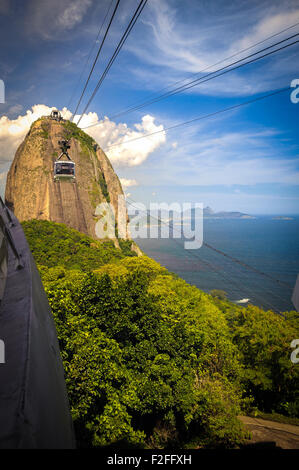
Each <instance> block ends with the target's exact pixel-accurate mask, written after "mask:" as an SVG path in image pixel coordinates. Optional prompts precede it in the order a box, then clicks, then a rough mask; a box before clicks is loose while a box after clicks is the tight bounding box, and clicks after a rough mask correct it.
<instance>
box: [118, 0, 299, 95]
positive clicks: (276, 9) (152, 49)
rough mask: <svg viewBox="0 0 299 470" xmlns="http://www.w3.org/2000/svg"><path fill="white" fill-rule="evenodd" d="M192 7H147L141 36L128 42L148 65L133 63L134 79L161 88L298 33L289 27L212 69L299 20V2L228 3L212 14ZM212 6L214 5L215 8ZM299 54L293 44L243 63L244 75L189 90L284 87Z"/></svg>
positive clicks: (162, 2)
mask: <svg viewBox="0 0 299 470" xmlns="http://www.w3.org/2000/svg"><path fill="white" fill-rule="evenodd" d="M253 3H255V2H253ZM294 5H295V3H294ZM190 6H191V8H190V9H189V13H188V12H186V11H184V12H183V11H182V9H181V8H180V7H179V3H176V2H169V1H166V0H152V1H151V2H150V4H149V5H148V11H147V13H148V14H147V16H146V17H145V19H143V23H144V30H143V35H142V36H140V37H139V38H138V41H135V42H134V43H130V44H129V46H127V47H128V49H129V50H130V51H131V52H132V53H134V54H135V55H136V56H137V57H138V58H139V59H140V60H142V63H143V64H144V65H146V64H147V65H149V66H150V67H147V68H145V66H143V67H142V68H141V67H136V66H135V68H132V69H131V72H132V73H133V74H134V75H135V78H137V80H139V81H140V83H142V84H143V85H144V86H146V87H147V88H149V89H157V87H161V85H162V84H163V87H165V84H169V83H171V82H174V81H175V80H178V79H181V78H186V76H188V74H190V73H191V74H192V73H193V74H194V73H199V72H201V71H204V70H205V69H207V68H208V69H207V71H206V72H205V73H208V72H211V71H215V70H217V69H219V68H220V67H223V66H225V65H227V64H229V63H230V62H233V61H235V60H238V59H240V58H241V57H245V56H246V55H248V54H251V53H252V52H254V51H257V50H259V49H262V48H264V47H267V46H268V45H269V44H270V43H275V42H277V41H279V40H281V39H282V38H285V37H287V36H289V35H292V34H294V33H295V32H297V31H296V29H291V30H289V31H287V32H285V33H284V34H282V35H280V36H277V37H275V38H273V39H272V40H271V41H268V42H265V43H263V44H260V45H259V46H256V47H255V48H253V49H251V50H249V51H246V52H244V53H242V54H240V55H238V56H236V57H234V58H232V59H229V60H226V61H224V62H222V63H221V64H219V65H216V66H213V67H211V65H212V64H217V62H219V61H222V60H223V59H224V58H225V57H230V56H231V55H233V54H236V53H237V52H239V51H241V50H242V49H245V48H248V47H249V46H252V45H253V44H255V43H257V42H259V41H262V40H264V39H265V38H266V37H268V36H271V35H273V34H276V33H277V32H279V31H281V30H283V29H285V28H287V27H289V26H291V25H293V24H295V23H297V22H298V21H299V9H298V5H297V8H296V7H294V6H293V7H292V6H291V5H289V4H288V2H287V1H284V0H282V1H281V2H276V5H274V4H273V5H270V4H269V5H268V7H267V4H266V3H263V2H262V3H261V4H260V5H258V6H257V5H254V4H252V6H251V5H250V2H248V5H246V6H245V4H244V2H243V4H242V9H240V8H233V5H231V6H229V2H227V5H224V8H221V9H220V10H219V12H217V10H216V11H214V12H213V14H209V15H207V14H202V13H203V12H202V11H201V8H202V9H203V8H204V7H203V6H202V7H201V6H200V5H197V4H196V2H193V3H192V4H191V5H190ZM238 6H239V5H238ZM215 9H216V5H215ZM212 10H213V8H212V6H211V12H212ZM211 12H210V13H211ZM204 13H206V11H205V12H204ZM186 15H187V17H186ZM192 15H193V17H192ZM149 38H150V40H149ZM295 39H296V38H295ZM295 39H294V40H295ZM296 52H297V49H296V46H293V47H290V48H289V49H286V50H285V51H282V52H279V53H277V54H274V55H273V56H271V59H269V60H267V59H265V60H261V61H258V62H257V64H258V66H256V67H251V66H246V67H244V69H243V70H246V77H244V74H242V73H239V72H238V71H236V72H232V73H229V74H227V75H223V76H221V78H220V77H219V79H215V80H211V81H209V82H206V83H203V84H201V85H200V86H195V87H194V88H191V89H190V91H187V93H201V94H207V95H216V96H219V95H236V96H238V95H240V96H242V95H250V94H254V93H257V92H263V91H266V90H269V89H272V88H279V87H280V86H285V82H286V79H287V80H288V74H293V73H296V66H297V61H296V56H295V53H296ZM282 61H283V65H282ZM182 71H184V72H183V73H182ZM199 76H200V75H199ZM193 78H194V77H193Z"/></svg>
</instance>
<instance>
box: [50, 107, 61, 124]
mask: <svg viewBox="0 0 299 470" xmlns="http://www.w3.org/2000/svg"><path fill="white" fill-rule="evenodd" d="M50 118H51V119H54V120H55V121H58V122H59V121H62V117H61V114H60V111H58V110H57V109H53V110H52V112H51V114H50Z"/></svg>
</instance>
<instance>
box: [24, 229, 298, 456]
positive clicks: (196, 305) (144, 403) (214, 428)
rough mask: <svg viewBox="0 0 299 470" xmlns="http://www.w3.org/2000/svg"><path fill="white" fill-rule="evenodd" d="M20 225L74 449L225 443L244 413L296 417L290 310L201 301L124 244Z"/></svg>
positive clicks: (294, 326) (231, 440) (240, 434)
mask: <svg viewBox="0 0 299 470" xmlns="http://www.w3.org/2000/svg"><path fill="white" fill-rule="evenodd" d="M23 227H24V230H25V233H26V236H27V239H28V242H29V244H30V247H31V249H32V252H33V255H34V257H35V259H36V262H37V264H38V265H39V269H40V272H41V275H42V279H43V282H44V285H45V288H46V292H47V294H48V298H49V302H50V305H51V307H52V311H53V315H54V318H55V322H56V327H57V332H58V337H59V341H60V347H61V352H62V358H63V363H64V367H65V372H66V381H67V387H68V392H69V398H70V403H71V410H72V415H73V419H74V423H75V429H76V435H77V440H78V444H79V445H80V446H82V447H90V446H107V445H117V446H126V447H127V446H135V447H136V446H141V447H171V446H186V447H198V446H208V447H211V446H212V447H215V446H224V447H234V446H236V445H239V444H240V443H241V442H242V440H243V439H244V437H245V435H246V433H244V431H243V430H242V427H241V424H240V422H239V420H238V419H237V416H238V414H239V413H241V412H249V411H250V412H253V411H254V410H255V408H257V407H258V408H260V409H261V410H263V411H264V412H279V413H283V414H289V415H292V416H299V410H298V391H297V390H298V379H299V370H298V369H299V368H298V365H296V364H292V363H291V361H290V353H291V350H290V342H291V340H292V339H294V338H298V337H299V330H298V316H297V314H295V313H289V314H288V315H287V317H286V318H283V317H280V316H277V315H275V314H274V313H272V312H264V311H263V310H261V309H259V308H257V307H253V306H249V307H247V308H244V307H240V306H237V305H234V304H231V303H230V302H228V301H227V300H225V299H224V300H223V296H222V295H221V296H219V295H217V296H215V297H213V296H211V295H208V294H205V293H204V292H202V291H200V290H199V289H197V288H195V287H192V286H190V285H188V284H187V283H186V282H184V281H183V280H181V279H179V278H178V277H177V276H174V275H173V274H171V273H169V272H168V271H167V270H166V269H164V268H163V267H161V266H160V265H159V264H158V263H156V262H155V261H153V260H151V259H149V258H147V257H146V256H143V257H141V258H138V257H136V256H133V255H134V253H132V252H131V251H130V248H129V246H128V242H121V243H120V246H121V249H120V250H117V249H115V248H114V246H113V244H112V243H110V242H107V243H100V242H96V241H94V240H92V239H90V238H89V237H86V236H85V235H82V234H80V233H78V232H76V231H75V230H71V229H67V228H66V227H65V226H63V225H61V224H54V223H51V222H46V221H30V222H24V223H23ZM128 255H129V256H128ZM219 297H220V298H219Z"/></svg>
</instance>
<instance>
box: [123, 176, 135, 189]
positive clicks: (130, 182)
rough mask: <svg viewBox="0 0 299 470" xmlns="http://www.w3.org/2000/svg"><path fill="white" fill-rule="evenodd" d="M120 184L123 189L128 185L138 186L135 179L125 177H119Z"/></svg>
mask: <svg viewBox="0 0 299 470" xmlns="http://www.w3.org/2000/svg"><path fill="white" fill-rule="evenodd" d="M120 182H121V185H122V187H123V189H126V188H129V187H130V186H138V183H137V181H136V180H130V179H127V178H120Z"/></svg>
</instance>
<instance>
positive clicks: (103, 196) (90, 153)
mask: <svg viewBox="0 0 299 470" xmlns="http://www.w3.org/2000/svg"><path fill="white" fill-rule="evenodd" d="M63 139H65V140H69V143H70V150H69V156H70V157H71V159H72V161H73V162H74V163H75V164H76V181H75V183H72V182H66V181H56V182H55V181H54V178H53V165H54V162H55V160H57V158H58V155H59V154H60V148H59V144H58V141H60V140H63ZM119 195H123V190H122V187H121V184H120V181H119V179H118V177H117V175H116V173H115V172H114V170H113V168H112V165H111V163H110V161H109V160H108V158H107V156H106V155H105V153H104V152H103V151H102V149H101V148H100V147H99V146H98V145H97V143H96V142H95V141H94V140H93V139H92V138H91V137H90V136H89V135H87V134H85V132H83V131H82V130H81V129H79V128H78V127H77V126H76V124H74V123H71V122H70V121H64V120H61V121H56V120H54V119H51V118H50V117H42V118H40V119H38V120H37V121H35V122H34V123H33V124H32V126H31V128H30V130H29V132H28V134H27V136H26V137H25V139H24V141H23V143H22V144H21V145H20V147H19V148H18V150H17V152H16V155H15V158H14V160H13V163H12V165H11V168H10V170H9V172H8V176H7V183H6V192H5V199H6V203H7V205H8V207H9V208H10V209H12V210H13V212H14V214H15V215H16V216H17V218H18V219H19V220H21V221H24V220H30V219H40V220H49V221H52V222H59V223H64V224H66V225H67V226H68V227H71V228H74V229H76V230H78V231H80V232H83V233H85V234H87V235H89V236H91V237H93V238H97V237H96V232H95V226H96V223H97V220H98V217H97V215H96V207H97V205H98V204H100V203H101V202H110V203H111V204H112V206H113V208H114V210H115V214H116V222H117V209H118V196H119ZM123 238H126V239H129V238H130V236H129V233H128V230H126V234H125V236H123Z"/></svg>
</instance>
